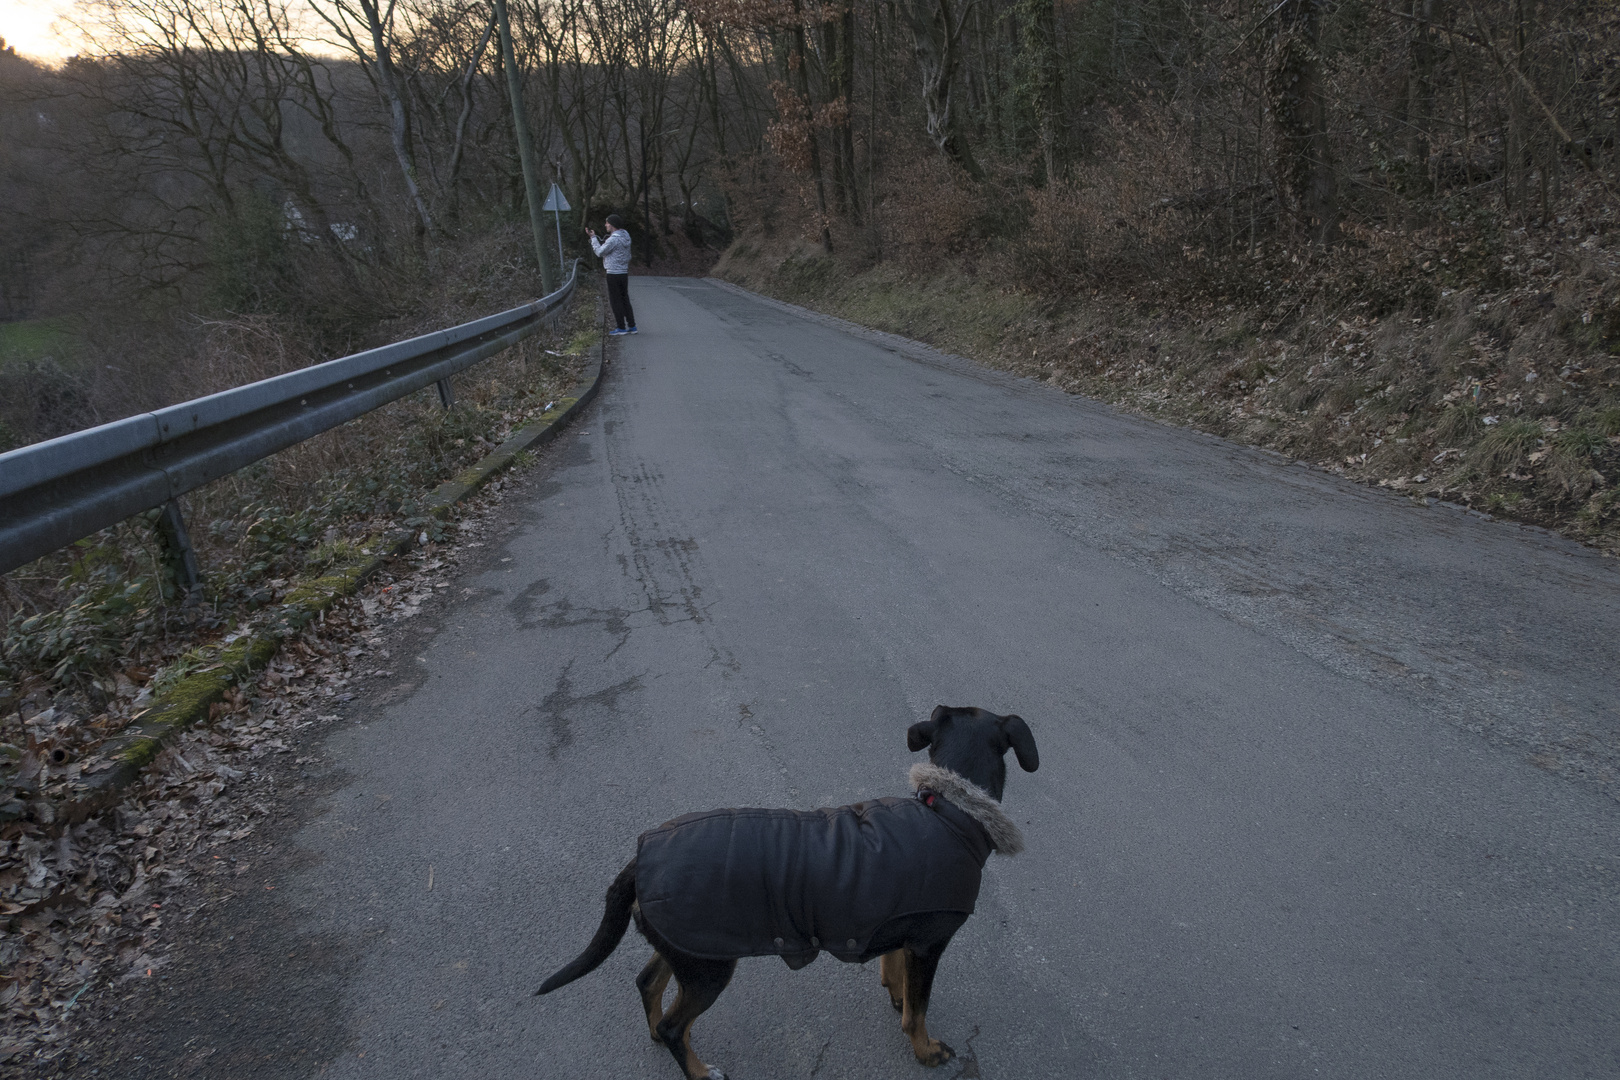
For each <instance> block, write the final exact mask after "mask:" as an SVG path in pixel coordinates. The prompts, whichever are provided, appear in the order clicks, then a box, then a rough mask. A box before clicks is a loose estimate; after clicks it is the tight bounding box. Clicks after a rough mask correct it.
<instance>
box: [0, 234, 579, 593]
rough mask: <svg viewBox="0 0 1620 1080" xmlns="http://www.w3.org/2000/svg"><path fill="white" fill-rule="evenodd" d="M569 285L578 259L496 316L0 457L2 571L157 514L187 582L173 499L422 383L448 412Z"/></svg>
mask: <svg viewBox="0 0 1620 1080" xmlns="http://www.w3.org/2000/svg"><path fill="white" fill-rule="evenodd" d="M578 283H579V260H577V259H576V260H575V262H574V269H573V272H572V273H571V274H569V275H568V280H567V282H565V283H564V284H563V287H562V288H560V289H558V290H557V291H556V292H554V293H552V294H551V295H549V296H546V297H543V298H541V299H539V300H536V301H534V302H533V303H529V304H524V305H523V306H522V307H516V308H513V309H511V310H510V311H504V312H502V313H500V314H499V315H491V316H489V317H487V318H483V319H478V320H476V321H475V322H470V323H463V324H462V325H460V326H455V327H451V328H450V329H448V330H439V331H436V332H434V333H431V334H424V335H422V336H421V337H415V338H411V339H409V340H408V341H400V342H396V343H395V344H393V345H384V346H383V347H382V348H379V349H371V350H368V351H366V352H362V353H356V354H354V355H353V356H345V357H343V358H341V359H338V360H328V361H326V362H325V363H321V364H312V365H311V366H309V367H306V368H301V369H299V370H298V371H290V372H288V373H287V374H285V375H277V376H276V377H274V378H271V379H264V380H262V381H260V382H256V383H249V384H248V385H246V386H238V387H236V388H235V389H232V390H225V391H222V392H221V393H218V394H211V395H209V396H208V397H203V398H197V399H196V400H195V401H186V402H182V403H180V404H179V405H171V406H169V407H168V408H166V409H158V410H157V411H156V412H149V413H141V414H140V415H138V416H131V417H127V418H125V419H123V420H116V421H114V422H113V423H110V424H102V425H101V426H100V427H93V428H89V429H87V430H85V431H78V432H74V433H73V434H71V435H63V436H62V437H61V438H58V439H51V440H49V441H48V442H42V443H35V444H34V445H32V446H25V447H22V448H21V449H18V450H12V451H10V452H9V453H5V454H0V573H7V572H9V571H11V570H14V569H16V568H17V567H19V566H23V565H25V564H27V563H29V562H32V561H33V560H35V559H37V558H39V557H40V556H41V555H46V554H49V553H50V552H52V551H55V550H57V549H58V548H62V547H66V546H67V545H68V544H71V543H73V542H74V541H76V540H79V539H81V538H83V537H86V536H89V535H90V534H91V533H94V532H96V531H98V530H100V529H104V528H106V527H107V526H109V525H114V524H116V523H118V522H120V521H122V520H124V519H125V518H127V517H130V516H131V515H133V514H139V513H141V512H143V511H146V510H151V509H154V508H157V507H163V508H164V515H163V519H162V520H161V521H160V522H159V527H160V528H161V529H162V530H163V532H164V533H165V534H166V536H167V538H168V539H169V540H170V542H171V543H172V544H174V546H175V547H176V548H177V549H178V550H179V551H181V552H183V553H184V555H185V558H186V560H187V562H188V565H187V566H186V572H185V574H184V576H185V577H186V578H188V579H191V580H193V581H194V579H195V572H196V566H195V561H194V559H193V558H192V557H191V556H190V544H189V542H188V541H187V539H186V535H185V525H184V522H183V521H182V520H181V518H180V513H179V506H178V504H176V503H175V502H174V500H175V498H176V497H178V496H180V495H184V494H185V493H186V492H188V491H193V490H195V489H197V488H199V487H201V486H202V485H204V484H206V483H208V482H209V481H211V480H217V479H219V478H220V477H222V476H226V475H228V474H230V473H233V472H235V471H236V470H237V469H240V468H242V467H243V466H246V465H251V464H252V463H253V462H255V461H258V460H260V459H262V458H266V457H269V456H270V455H271V454H274V453H275V452H276V451H278V450H285V449H286V448H287V447H289V446H292V445H294V444H295V443H299V442H302V441H304V440H305V439H308V438H310V437H311V436H313V435H319V434H320V433H321V432H323V431H329V430H331V429H332V428H335V427H337V426H338V425H339V424H343V423H346V422H347V421H349V420H353V419H354V418H355V417H358V416H362V415H364V414H365V413H368V412H370V411H372V410H373V409H376V408H379V407H381V406H383V405H386V404H388V403H389V402H391V401H395V400H397V399H399V398H402V397H404V396H405V395H406V394H409V393H412V392H413V391H416V390H420V389H422V388H423V387H425V386H430V385H432V384H435V383H437V384H439V394H440V399H441V400H442V401H443V402H444V404H445V406H446V407H449V405H450V404H451V403H452V400H453V398H452V397H451V394H450V384H449V379H450V376H452V375H454V374H456V373H457V372H459V371H462V370H464V369H466V368H469V367H471V366H472V365H473V364H476V363H478V362H479V361H481V360H486V359H488V358H489V357H491V356H494V355H495V354H496V353H499V352H501V351H503V350H505V349H507V348H510V347H511V346H513V345H515V344H517V343H518V342H519V341H521V340H523V339H524V338H526V337H528V336H529V335H530V334H532V333H534V332H535V331H536V330H538V329H539V328H540V327H541V326H543V325H544V324H545V323H547V322H549V321H550V320H551V319H552V318H554V317H555V316H556V315H557V314H558V313H559V312H560V311H561V310H562V307H563V304H564V303H566V302H567V300H568V298H569V297H570V296H572V295H573V293H574V290H575V288H576V286H577V285H578Z"/></svg>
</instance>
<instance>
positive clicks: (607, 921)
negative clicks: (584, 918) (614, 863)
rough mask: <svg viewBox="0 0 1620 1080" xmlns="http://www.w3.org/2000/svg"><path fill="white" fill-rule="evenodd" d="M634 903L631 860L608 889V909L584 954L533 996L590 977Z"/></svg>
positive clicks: (625, 926)
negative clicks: (582, 977) (583, 976)
mask: <svg viewBox="0 0 1620 1080" xmlns="http://www.w3.org/2000/svg"><path fill="white" fill-rule="evenodd" d="M635 901H636V860H634V859H631V860H630V862H629V864H628V865H626V866H625V868H624V869H623V870H620V871H619V876H618V877H616V878H614V879H613V884H612V885H609V886H608V891H607V910H605V911H603V912H602V925H601V926H598V927H597V928H596V936H595V937H593V938H591V943H590V944H589V945H587V946H585V951H584V952H582V953H580V954H579V958H578V959H577V960H575V961H574V962H573V963H572V964H569V965H568V966H567V967H565V968H563V969H562V970H561V971H559V972H557V974H555V975H553V976H552V977H551V978H549V979H547V980H546V981H545V982H543V983H541V984H540V989H538V990H536V991H535V994H536V995H539V994H549V993H551V992H552V991H553V990H555V989H557V988H558V987H559V986H567V985H568V984H569V983H571V982H573V981H574V980H575V979H577V978H579V977H580V976H581V975H589V974H590V973H591V972H593V971H595V970H596V969H597V968H598V967H599V966H601V963H602V961H604V960H606V959H607V958H608V957H609V956H611V955H612V954H613V950H614V949H616V948H618V947H619V942H620V941H621V940H622V939H623V938H624V932H625V930H626V929H628V928H629V926H630V905H631V904H634V903H635Z"/></svg>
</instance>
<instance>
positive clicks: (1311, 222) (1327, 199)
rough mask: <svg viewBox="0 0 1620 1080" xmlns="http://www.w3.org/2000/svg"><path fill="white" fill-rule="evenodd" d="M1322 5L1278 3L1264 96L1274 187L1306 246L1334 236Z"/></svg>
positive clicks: (1298, 0)
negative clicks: (1273, 144)
mask: <svg viewBox="0 0 1620 1080" xmlns="http://www.w3.org/2000/svg"><path fill="white" fill-rule="evenodd" d="M1325 5H1326V0H1283V2H1282V3H1281V4H1279V5H1278V7H1277V8H1276V15H1275V18H1276V21H1277V31H1276V37H1275V39H1274V40H1273V43H1272V47H1273V54H1272V59H1271V65H1270V70H1268V71H1267V73H1266V83H1267V86H1266V90H1267V96H1268V98H1269V99H1270V102H1269V103H1270V106H1271V114H1272V123H1273V125H1274V128H1275V136H1276V140H1277V147H1276V151H1277V157H1276V171H1277V187H1278V190H1279V193H1280V194H1281V195H1282V197H1283V205H1285V206H1286V207H1288V209H1289V210H1290V211H1292V213H1293V214H1294V216H1295V217H1296V219H1297V220H1299V222H1300V223H1301V224H1302V225H1303V226H1304V227H1305V230H1306V232H1307V234H1308V235H1309V236H1310V238H1311V242H1312V243H1317V244H1326V243H1332V242H1333V241H1335V240H1337V239H1338V236H1339V209H1338V183H1337V179H1336V177H1335V176H1334V171H1333V158H1332V150H1331V147H1330V145H1329V142H1328V132H1327V108H1326V103H1325V102H1324V101H1323V97H1322V54H1321V29H1322V11H1323V8H1324V7H1325Z"/></svg>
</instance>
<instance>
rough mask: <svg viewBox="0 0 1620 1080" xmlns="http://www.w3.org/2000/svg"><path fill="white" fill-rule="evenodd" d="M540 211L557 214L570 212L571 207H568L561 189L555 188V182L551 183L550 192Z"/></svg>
mask: <svg viewBox="0 0 1620 1080" xmlns="http://www.w3.org/2000/svg"><path fill="white" fill-rule="evenodd" d="M540 209H542V210H550V211H553V212H558V211H564V210H572V209H573V207H572V206H569V205H568V199H567V197H566V196H564V195H563V193H562V188H560V187H558V186H557V183H556V181H552V184H551V192H550V194H548V195H547V196H546V204H545V205H544V206H542V207H541V208H540Z"/></svg>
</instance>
